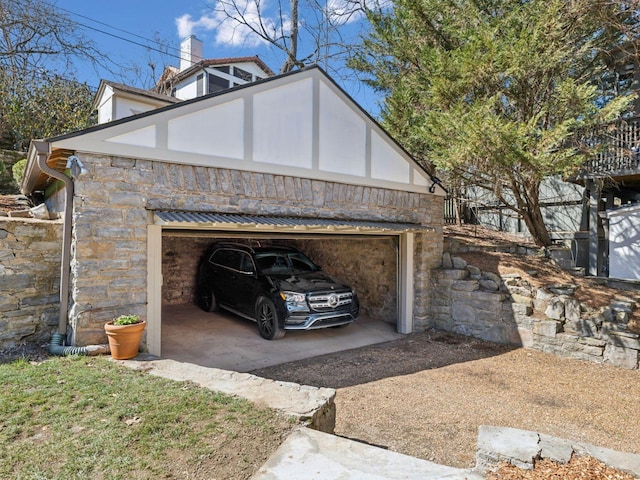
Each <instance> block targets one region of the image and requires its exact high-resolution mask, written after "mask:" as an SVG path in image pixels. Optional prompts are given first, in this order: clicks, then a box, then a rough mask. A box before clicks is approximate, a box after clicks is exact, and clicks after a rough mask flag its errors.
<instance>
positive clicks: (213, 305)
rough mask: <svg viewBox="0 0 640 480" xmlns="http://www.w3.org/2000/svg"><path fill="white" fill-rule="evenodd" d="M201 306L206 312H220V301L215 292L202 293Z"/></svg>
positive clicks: (207, 290) (208, 290) (206, 291)
mask: <svg viewBox="0 0 640 480" xmlns="http://www.w3.org/2000/svg"><path fill="white" fill-rule="evenodd" d="M200 305H201V306H202V309H203V310H204V311H205V312H217V311H218V310H219V307H218V301H217V300H216V296H215V294H214V293H213V290H211V289H206V290H204V291H203V292H202V293H200Z"/></svg>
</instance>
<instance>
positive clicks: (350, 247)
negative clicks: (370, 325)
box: [291, 237, 398, 325]
mask: <svg viewBox="0 0 640 480" xmlns="http://www.w3.org/2000/svg"><path fill="white" fill-rule="evenodd" d="M291 243H292V244H293V245H294V246H295V247H297V248H299V249H300V250H301V251H303V252H305V253H306V254H307V255H309V257H311V258H312V259H313V261H314V262H316V263H317V264H318V265H320V266H321V267H322V269H323V270H324V271H325V272H327V273H328V274H330V275H334V276H336V277H337V278H339V279H340V280H342V281H344V282H345V283H347V284H348V285H350V286H351V287H352V288H354V289H355V290H356V292H357V293H358V298H359V300H360V311H361V313H362V314H363V315H366V316H368V317H371V318H375V319H378V320H383V321H385V322H389V323H393V324H394V325H395V324H396V322H397V321H398V280H397V276H398V261H397V258H398V253H397V242H396V241H395V239H394V238H390V237H387V238H377V239H368V238H366V237H357V238H356V237H354V238H352V239H345V238H339V239H333V238H331V239H327V240H296V241H293V242H291Z"/></svg>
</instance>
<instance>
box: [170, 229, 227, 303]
mask: <svg viewBox="0 0 640 480" xmlns="http://www.w3.org/2000/svg"><path fill="white" fill-rule="evenodd" d="M214 241H215V240H214V239H212V238H203V237H193V236H174V235H171V236H165V237H163V238H162V279H163V284H162V304H163V305H179V304H181V303H196V302H197V297H196V294H197V291H196V276H197V273H198V263H199V262H200V256H201V255H202V252H203V251H204V250H205V249H206V248H207V247H208V246H209V245H210V244H211V243H212V242H214Z"/></svg>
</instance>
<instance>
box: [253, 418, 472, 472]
mask: <svg viewBox="0 0 640 480" xmlns="http://www.w3.org/2000/svg"><path fill="white" fill-rule="evenodd" d="M294 478H295V479H296V480H326V479H329V478H339V479H341V480H356V479H357V480H388V479H390V480H395V479H398V480H399V479H404V480H413V479H415V480H435V479H445V480H465V479H466V480H482V479H484V478H485V477H484V476H483V475H481V474H479V473H476V472H473V471H471V470H465V469H460V468H454V467H447V466H444V465H438V464H437V463H433V462H428V461H426V460H421V459H418V458H414V457H410V456H407V455H403V454H401V453H396V452H391V451H389V450H385V449H383V448H379V447H374V446H372V445H367V444H364V443H360V442H356V441H353V440H349V439H346V438H342V437H337V436H335V435H330V434H328V433H323V432H318V431H316V430H311V429H309V428H304V427H302V428H300V429H298V430H296V431H294V432H293V433H292V434H291V435H289V437H288V438H287V440H285V442H284V443H283V444H282V445H281V446H280V448H278V450H276V452H275V453H274V454H273V455H272V456H271V458H269V460H267V463H265V464H264V465H263V467H262V468H260V470H258V472H257V473H256V474H255V475H254V476H253V477H252V480H285V479H286V480H290V479H294Z"/></svg>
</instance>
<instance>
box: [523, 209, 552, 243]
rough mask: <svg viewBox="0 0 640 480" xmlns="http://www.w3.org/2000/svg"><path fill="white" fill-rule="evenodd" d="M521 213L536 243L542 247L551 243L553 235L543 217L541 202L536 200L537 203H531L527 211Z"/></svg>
mask: <svg viewBox="0 0 640 480" xmlns="http://www.w3.org/2000/svg"><path fill="white" fill-rule="evenodd" d="M520 213H521V215H522V219H523V220H524V223H525V224H526V225H527V229H528V230H529V233H530V234H531V237H532V238H533V241H534V242H535V243H536V245H538V246H540V247H548V246H549V245H551V236H550V235H549V230H548V229H547V226H546V225H545V223H544V219H543V218H542V211H541V210H540V204H539V203H538V202H536V203H535V205H530V206H529V208H528V209H527V210H526V211H524V212H520Z"/></svg>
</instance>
